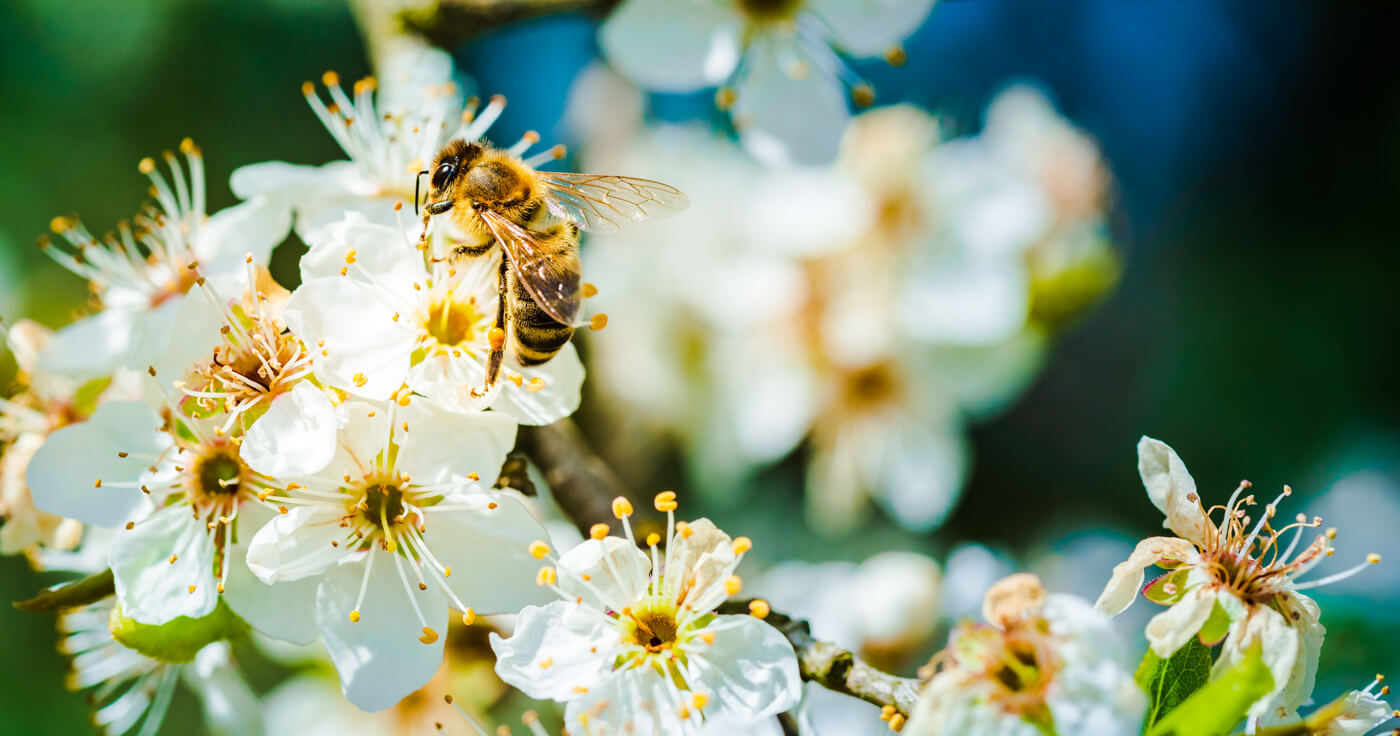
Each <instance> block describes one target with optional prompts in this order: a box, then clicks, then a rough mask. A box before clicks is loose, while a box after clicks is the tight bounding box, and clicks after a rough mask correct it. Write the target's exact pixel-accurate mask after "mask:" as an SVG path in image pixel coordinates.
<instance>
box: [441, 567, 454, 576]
mask: <svg viewBox="0 0 1400 736" xmlns="http://www.w3.org/2000/svg"><path fill="white" fill-rule="evenodd" d="M442 576H443V577H445V578H450V577H452V568H450V567H444V568H443V569H442Z"/></svg>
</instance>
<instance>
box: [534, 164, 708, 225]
mask: <svg viewBox="0 0 1400 736" xmlns="http://www.w3.org/2000/svg"><path fill="white" fill-rule="evenodd" d="M539 175H540V178H541V179H542V180H543V181H544V185H545V188H546V189H547V190H548V191H547V192H546V193H545V202H546V203H547V204H548V205H549V210H550V211H551V212H553V213H554V214H555V215H558V216H560V217H567V218H569V219H570V220H573V221H574V222H576V223H578V226H579V227H581V228H583V229H584V230H593V231H601V232H610V231H613V230H619V229H621V228H622V227H623V226H625V225H626V224H627V223H629V222H640V221H642V220H645V219H647V218H649V217H658V216H661V215H666V214H671V213H675V212H680V211H681V210H683V209H685V208H686V207H688V206H689V205H690V200H689V199H688V198H687V197H686V196H685V194H683V193H682V192H681V190H679V189H677V188H675V187H673V186H671V185H670V184H662V183H661V182H659V181H652V180H650V179H637V178H634V177H630V176H611V175H607V174H561V173H555V172H551V171H541V172H539Z"/></svg>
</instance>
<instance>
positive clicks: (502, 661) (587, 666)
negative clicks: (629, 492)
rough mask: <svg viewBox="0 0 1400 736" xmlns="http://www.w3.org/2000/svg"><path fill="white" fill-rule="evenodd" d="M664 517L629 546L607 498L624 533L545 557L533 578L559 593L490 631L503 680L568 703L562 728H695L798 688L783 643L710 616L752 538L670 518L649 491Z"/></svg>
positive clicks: (791, 656)
mask: <svg viewBox="0 0 1400 736" xmlns="http://www.w3.org/2000/svg"><path fill="white" fill-rule="evenodd" d="M656 508H657V510H659V511H665V512H666V514H667V524H666V526H667V528H666V537H665V541H666V544H665V550H664V552H663V551H661V550H660V549H659V548H658V545H659V544H660V543H661V541H662V537H661V535H659V534H651V535H650V536H649V537H648V539H647V544H648V547H649V549H650V554H648V553H647V552H643V551H642V550H641V549H639V548H638V546H637V542H636V539H635V538H634V537H633V536H632V527H631V524H630V523H629V521H628V518H629V517H630V515H631V513H632V506H631V504H630V503H628V502H627V500H626V499H622V498H619V499H616V500H614V501H613V513H614V515H615V516H616V517H617V518H618V519H619V520H621V521H622V525H623V529H624V530H625V532H626V538H619V537H613V536H608V528H607V525H606V524H602V525H598V526H596V527H594V529H593V533H592V535H591V537H592V538H591V539H588V540H586V541H584V542H583V543H582V544H580V545H579V546H577V547H575V548H574V549H572V550H570V551H568V552H567V553H565V554H564V555H562V556H560V557H557V558H554V557H552V556H551V555H552V553H551V552H550V550H549V547H548V545H546V544H544V543H543V542H535V543H534V544H532V545H531V553H532V554H534V555H536V556H537V557H539V558H542V559H543V558H546V557H549V558H550V561H552V562H553V563H554V564H553V565H549V566H545V567H543V568H541V569H540V572H539V575H538V581H539V582H540V583H541V584H542V585H547V586H549V587H550V588H551V589H552V590H554V591H555V592H556V593H557V594H558V595H559V596H560V598H562V599H563V600H560V601H556V602H554V603H550V604H548V605H545V606H531V607H529V608H526V609H525V610H524V611H522V612H521V613H520V615H519V616H518V617H517V619H516V625H515V633H514V635H513V636H511V637H510V638H509V639H503V638H501V637H499V636H496V635H492V637H491V647H492V649H494V650H495V651H496V656H497V662H496V672H497V674H499V675H500V677H501V679H503V680H505V681H506V682H508V683H510V684H511V685H514V686H515V687H517V688H519V689H520V690H521V691H523V692H524V693H525V694H527V695H529V696H531V697H533V698H539V699H548V700H557V701H565V702H567V707H566V711H565V727H566V728H567V729H568V730H569V732H570V733H577V734H589V733H603V732H607V733H618V732H626V733H635V734H638V736H645V735H648V734H650V735H655V734H693V733H696V732H698V730H699V728H700V727H701V724H702V723H703V722H705V721H707V720H709V719H710V718H711V717H712V716H719V717H723V716H726V715H727V716H731V717H738V718H741V719H757V718H763V717H766V716H771V715H773V714H776V713H779V712H781V711H784V710H787V709H788V708H791V707H792V706H793V705H794V704H796V702H797V700H798V698H799V697H800V693H801V682H800V680H799V679H798V675H797V659H796V655H795V653H794V652H793V648H792V645H791V644H790V643H788V641H787V639H786V638H785V637H784V636H783V635H782V634H781V633H779V632H778V630H777V629H775V628H773V627H771V626H769V625H767V624H765V623H763V622H762V621H761V620H759V618H757V617H755V616H763V615H766V614H767V607H766V606H767V604H766V603H764V602H762V601H755V603H754V606H753V608H752V610H753V611H754V613H755V616H746V615H717V614H716V613H715V612H714V611H715V608H717V607H718V606H719V605H720V604H721V603H723V602H724V601H725V599H726V598H728V597H729V596H730V595H733V594H734V593H737V592H738V590H739V587H740V581H739V579H738V578H737V577H736V576H734V574H733V573H734V569H735V567H737V566H738V564H739V561H740V559H741V558H742V557H743V554H744V553H745V552H746V551H748V549H749V548H750V546H751V542H749V540H748V539H747V538H744V537H740V538H739V539H730V537H729V536H728V535H727V534H725V533H724V532H722V531H720V530H719V529H718V528H716V527H715V525H714V523H713V522H711V521H709V520H708V519H698V520H696V521H693V522H691V523H689V524H686V523H684V522H681V523H677V522H676V521H675V514H674V510H675V508H676V502H675V494H674V493H672V492H669V491H668V492H665V493H661V494H658V495H657V497H656Z"/></svg>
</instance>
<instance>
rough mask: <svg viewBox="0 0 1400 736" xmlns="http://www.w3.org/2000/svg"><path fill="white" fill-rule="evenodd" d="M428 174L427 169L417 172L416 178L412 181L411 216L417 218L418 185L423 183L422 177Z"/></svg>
mask: <svg viewBox="0 0 1400 736" xmlns="http://www.w3.org/2000/svg"><path fill="white" fill-rule="evenodd" d="M426 173H428V170H427V169H424V170H422V171H420V172H418V178H416V179H414V180H413V216H414V217H417V216H418V185H419V184H422V183H423V175H424V174H426Z"/></svg>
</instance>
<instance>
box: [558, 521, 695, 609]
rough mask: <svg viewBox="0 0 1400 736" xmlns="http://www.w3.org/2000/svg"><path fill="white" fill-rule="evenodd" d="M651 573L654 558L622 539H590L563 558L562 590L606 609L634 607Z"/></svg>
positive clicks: (561, 567)
mask: <svg viewBox="0 0 1400 736" xmlns="http://www.w3.org/2000/svg"><path fill="white" fill-rule="evenodd" d="M676 569H681V568H679V567H677V568H676ZM650 574H651V558H650V557H648V556H647V554H646V553H645V552H643V551H641V550H640V549H637V547H636V546H634V545H633V544H632V543H631V542H628V541H627V540H626V539H623V538H621V537H604V538H602V539H586V540H584V541H583V543H581V544H579V545H578V546H576V547H574V548H573V549H571V550H569V551H568V552H565V553H564V554H563V556H561V557H560V558H559V587H560V589H562V590H563V591H564V592H565V593H568V594H569V595H572V596H576V597H579V598H582V599H583V600H584V601H585V602H586V603H588V604H589V605H590V606H594V607H595V608H600V609H602V610H608V611H620V610H622V609H623V608H626V607H628V606H631V605H632V604H633V603H634V602H635V601H637V600H639V599H640V598H641V597H642V595H644V594H645V592H646V589H647V584H648V583H649V582H650V579H651V578H650ZM584 580H587V581H588V582H587V584H584V582H583V581H584ZM599 594H601V599H600V597H599Z"/></svg>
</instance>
